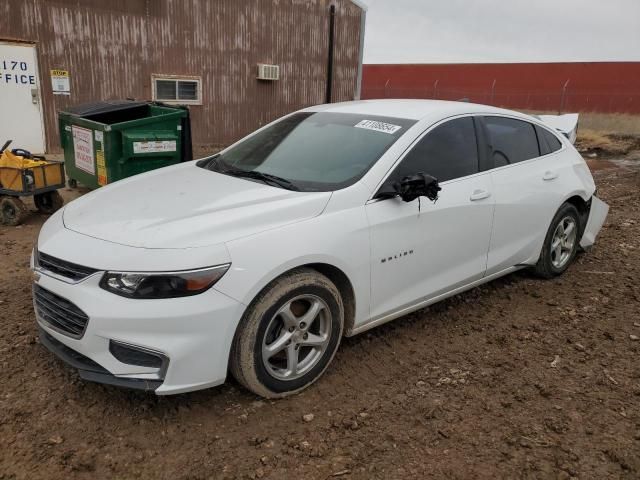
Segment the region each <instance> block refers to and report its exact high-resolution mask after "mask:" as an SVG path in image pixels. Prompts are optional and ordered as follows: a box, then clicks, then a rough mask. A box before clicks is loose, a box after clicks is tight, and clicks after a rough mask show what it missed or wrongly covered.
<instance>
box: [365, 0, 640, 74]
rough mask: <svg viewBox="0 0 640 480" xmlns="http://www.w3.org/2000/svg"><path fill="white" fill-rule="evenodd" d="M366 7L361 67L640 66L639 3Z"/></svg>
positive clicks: (462, 2)
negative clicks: (593, 63) (584, 63)
mask: <svg viewBox="0 0 640 480" xmlns="http://www.w3.org/2000/svg"><path fill="white" fill-rule="evenodd" d="M361 1H362V2H363V3H365V4H366V5H367V6H368V7H369V10H368V12H367V27H366V34H365V49H364V63H449V62H451V63H477V62H568V61H639V60H640V0H361Z"/></svg>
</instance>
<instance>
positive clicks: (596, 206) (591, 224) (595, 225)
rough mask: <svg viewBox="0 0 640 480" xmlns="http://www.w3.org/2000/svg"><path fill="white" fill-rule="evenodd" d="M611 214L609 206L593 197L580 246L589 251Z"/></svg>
mask: <svg viewBox="0 0 640 480" xmlns="http://www.w3.org/2000/svg"><path fill="white" fill-rule="evenodd" d="M608 213H609V205H607V204H606V203H604V202H603V201H602V200H600V199H599V198H598V197H596V196H595V195H594V196H593V197H591V208H590V209H589V220H587V225H586V226H585V228H584V233H583V234H582V239H581V240H580V246H581V247H582V248H584V249H585V250H586V249H589V248H590V247H592V246H593V244H594V243H595V241H596V236H597V235H598V233H599V232H600V229H601V228H602V225H604V221H605V220H606V218H607V214H608Z"/></svg>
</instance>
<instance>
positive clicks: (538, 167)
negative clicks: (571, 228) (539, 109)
mask: <svg viewBox="0 0 640 480" xmlns="http://www.w3.org/2000/svg"><path fill="white" fill-rule="evenodd" d="M482 123H483V125H484V134H485V137H486V139H487V140H486V142H487V148H488V156H489V161H490V166H491V177H492V181H493V191H494V198H495V213H494V219H493V232H492V236H491V246H490V249H489V257H488V263H487V275H491V274H493V273H496V272H499V271H501V270H504V269H506V268H509V267H512V266H514V265H518V264H523V263H531V262H535V261H536V260H537V256H538V254H539V252H540V246H541V244H542V241H543V240H544V237H545V235H546V232H547V228H548V227H549V224H550V222H551V220H552V218H553V216H554V215H555V212H556V210H557V208H558V206H559V205H560V204H561V203H562V200H563V196H564V195H565V193H566V192H564V191H563V187H562V184H561V182H559V179H560V178H561V177H562V175H563V172H562V169H563V166H562V165H563V162H561V161H560V158H558V155H559V154H560V152H561V151H562V143H561V142H560V140H558V138H557V137H556V136H555V135H554V134H552V133H551V132H550V131H548V130H546V129H544V128H542V127H539V126H537V125H534V124H532V123H529V122H526V121H523V120H520V119H516V118H510V117H503V116H485V117H483V118H482ZM565 174H566V172H565Z"/></svg>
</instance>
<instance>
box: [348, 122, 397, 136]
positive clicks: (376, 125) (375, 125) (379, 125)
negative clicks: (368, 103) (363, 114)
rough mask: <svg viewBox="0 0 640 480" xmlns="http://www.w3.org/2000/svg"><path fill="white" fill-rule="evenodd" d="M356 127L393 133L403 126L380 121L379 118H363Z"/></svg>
mask: <svg viewBox="0 0 640 480" xmlns="http://www.w3.org/2000/svg"><path fill="white" fill-rule="evenodd" d="M355 127H356V128H364V129H366V130H375V131H376V132H383V133H388V134H390V135H393V134H394V133H396V132H397V131H398V130H400V129H401V128H402V127H401V126H399V125H393V124H391V123H385V122H378V121H377V120H362V121H361V122H359V123H358V124H356V125H355Z"/></svg>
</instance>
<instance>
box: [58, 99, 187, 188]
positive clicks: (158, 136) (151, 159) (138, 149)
mask: <svg viewBox="0 0 640 480" xmlns="http://www.w3.org/2000/svg"><path fill="white" fill-rule="evenodd" d="M58 122H59V127H60V142H61V144H62V148H63V150H64V162H65V169H66V171H67V178H68V179H69V186H71V187H75V186H76V185H77V184H78V183H81V184H83V185H85V186H86V187H89V188H98V187H100V186H102V185H106V184H108V183H113V182H115V181H117V180H121V179H123V178H127V177H130V176H132V175H136V174H138V173H143V172H148V171H150V170H154V169H156V168H161V167H166V166H168V165H173V164H176V163H179V162H182V161H187V160H191V159H192V153H191V128H190V123H189V111H188V110H187V109H186V108H185V107H180V106H169V105H164V104H159V103H155V102H136V101H129V100H118V101H109V102H98V103H91V104H83V105H79V106H77V107H74V108H71V109H69V110H68V111H65V112H59V114H58Z"/></svg>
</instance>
